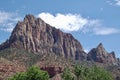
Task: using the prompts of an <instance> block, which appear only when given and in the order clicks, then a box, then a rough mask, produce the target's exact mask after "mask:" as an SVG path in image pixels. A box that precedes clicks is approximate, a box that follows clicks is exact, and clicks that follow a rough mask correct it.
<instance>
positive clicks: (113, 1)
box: [106, 0, 120, 6]
mask: <svg viewBox="0 0 120 80" xmlns="http://www.w3.org/2000/svg"><path fill="white" fill-rule="evenodd" d="M106 2H107V3H108V4H109V5H114V6H120V0H107V1H106Z"/></svg>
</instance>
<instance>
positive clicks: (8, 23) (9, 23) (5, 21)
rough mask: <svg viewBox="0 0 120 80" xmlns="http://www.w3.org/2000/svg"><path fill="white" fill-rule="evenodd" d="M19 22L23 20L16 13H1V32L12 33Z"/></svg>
mask: <svg viewBox="0 0 120 80" xmlns="http://www.w3.org/2000/svg"><path fill="white" fill-rule="evenodd" d="M18 20H21V18H20V17H18V15H17V14H16V13H9V12H5V11H0V30H3V31H6V32H11V31H12V30H13V28H14V27H15V24H16V22H17V21H18Z"/></svg>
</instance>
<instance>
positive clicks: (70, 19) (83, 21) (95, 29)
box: [38, 13, 119, 35]
mask: <svg viewBox="0 0 120 80" xmlns="http://www.w3.org/2000/svg"><path fill="white" fill-rule="evenodd" d="M38 17H40V18H41V19H43V20H44V21H45V22H46V23H48V24H50V25H52V26H54V27H56V28H58V29H61V30H63V31H66V32H70V31H81V32H83V33H93V34H95V35H109V34H114V33H118V32H119V30H118V29H115V28H109V27H105V26H104V24H102V22H101V21H100V20H96V19H88V18H84V17H82V16H81V15H80V14H60V13H58V14H56V15H52V14H50V13H40V14H39V15H38Z"/></svg>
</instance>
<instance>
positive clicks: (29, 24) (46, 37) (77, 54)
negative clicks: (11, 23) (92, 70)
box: [0, 14, 87, 60]
mask: <svg viewBox="0 0 120 80" xmlns="http://www.w3.org/2000/svg"><path fill="white" fill-rule="evenodd" d="M5 43H6V45H8V46H7V47H5V45H2V46H0V50H2V49H5V48H9V47H12V48H18V49H25V50H27V51H29V52H33V53H37V54H50V53H55V54H56V55H60V56H64V57H66V58H73V59H77V60H78V59H86V56H87V55H86V53H85V52H84V50H83V47H82V45H81V44H80V42H79V41H77V40H76V39H75V38H74V37H73V36H72V35H71V34H68V33H63V32H62V31H61V30H59V29H56V28H54V27H52V26H50V25H49V24H47V23H45V22H44V21H43V20H42V19H40V18H35V17H34V16H33V15H30V14H29V15H26V16H25V18H24V20H23V21H22V22H18V23H17V25H16V27H15V28H14V30H13V32H12V34H11V36H10V39H9V40H8V42H5Z"/></svg>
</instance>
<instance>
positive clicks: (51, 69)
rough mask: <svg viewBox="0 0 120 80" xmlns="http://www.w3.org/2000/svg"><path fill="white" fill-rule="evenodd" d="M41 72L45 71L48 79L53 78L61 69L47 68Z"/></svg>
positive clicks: (43, 68)
mask: <svg viewBox="0 0 120 80" xmlns="http://www.w3.org/2000/svg"><path fill="white" fill-rule="evenodd" d="M41 70H44V71H47V72H48V74H49V75H50V77H53V76H55V75H57V74H59V73H61V72H62V67H56V66H49V67H42V68H41Z"/></svg>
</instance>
